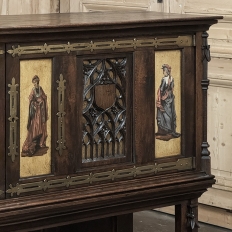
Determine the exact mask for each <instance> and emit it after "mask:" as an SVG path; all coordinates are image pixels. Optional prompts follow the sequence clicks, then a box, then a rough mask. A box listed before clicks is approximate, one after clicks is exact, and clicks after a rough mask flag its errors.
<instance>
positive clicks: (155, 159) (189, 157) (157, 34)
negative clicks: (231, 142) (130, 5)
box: [0, 12, 221, 232]
mask: <svg viewBox="0 0 232 232" xmlns="http://www.w3.org/2000/svg"><path fill="white" fill-rule="evenodd" d="M220 18H221V17H219V16H217V17H216V16H207V17H204V16H188V15H178V14H165V13H155V12H126V13H125V12H104V13H103V12H95V13H73V14H51V15H24V16H0V79H1V85H0V102H1V104H0V109H1V114H0V133H1V140H0V199H1V200H0V231H6V232H7V231H44V232H45V231H57V232H58V231H77V230H78V231H79V230H81V231H93V228H94V231H104V232H108V231H109V232H111V231H112V232H113V231H117V232H119V231H121V232H124V231H125V232H126V231H127V232H128V231H133V228H132V213H133V212H136V211H140V210H144V209H153V208H156V207H162V206H168V205H176V208H175V210H176V225H175V231H177V232H182V231H183V232H185V231H198V221H197V199H198V198H199V197H200V196H201V195H202V194H203V193H204V192H205V191H206V190H207V188H209V187H211V186H212V184H213V183H214V182H215V180H214V176H213V175H211V173H210V156H209V151H208V147H209V144H208V143H207V113H206V112H207V111H206V109H207V88H208V85H209V80H208V79H207V63H208V62H209V61H210V50H209V48H210V47H209V45H208V43H207V37H208V34H207V32H206V31H207V30H208V29H209V27H210V26H211V25H212V24H215V23H217V20H218V19H220Z"/></svg>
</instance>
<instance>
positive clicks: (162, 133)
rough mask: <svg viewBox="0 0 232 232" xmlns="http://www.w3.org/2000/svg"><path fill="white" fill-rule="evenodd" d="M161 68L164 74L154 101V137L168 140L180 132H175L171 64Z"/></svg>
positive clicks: (178, 135) (176, 136)
mask: <svg viewBox="0 0 232 232" xmlns="http://www.w3.org/2000/svg"><path fill="white" fill-rule="evenodd" d="M162 69H163V75H164V76H163V78H162V80H161V84H160V87H159V89H158V92H157V101H156V107H157V117H156V119H157V126H158V131H157V133H156V138H157V139H161V140H166V141H168V140H170V139H172V138H178V137H180V133H177V132H176V110H175V96H174V94H173V91H174V79H173V77H172V76H171V66H169V65H168V64H164V65H163V66H162Z"/></svg>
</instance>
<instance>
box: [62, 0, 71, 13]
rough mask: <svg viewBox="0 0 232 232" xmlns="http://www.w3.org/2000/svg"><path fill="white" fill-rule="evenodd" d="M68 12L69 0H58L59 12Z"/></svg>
mask: <svg viewBox="0 0 232 232" xmlns="http://www.w3.org/2000/svg"><path fill="white" fill-rule="evenodd" d="M68 12H70V0H60V13H68Z"/></svg>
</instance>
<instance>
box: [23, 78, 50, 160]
mask: <svg viewBox="0 0 232 232" xmlns="http://www.w3.org/2000/svg"><path fill="white" fill-rule="evenodd" d="M39 81H40V79H39V77H38V76H37V75H35V76H34V77H33V78H32V83H33V85H34V87H33V88H32V90H31V93H30V95H29V114H28V123H27V138H26V140H25V142H24V144H23V146H22V154H21V155H22V156H33V155H43V154H45V153H46V152H47V150H48V148H47V147H46V139H47V136H48V135H47V120H48V106H47V95H46V94H45V93H44V91H43V89H42V87H41V86H40V85H39Z"/></svg>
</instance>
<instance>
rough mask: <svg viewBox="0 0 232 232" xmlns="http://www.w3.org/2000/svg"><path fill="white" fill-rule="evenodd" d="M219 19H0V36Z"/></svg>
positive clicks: (145, 15) (127, 15)
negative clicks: (31, 31) (31, 30)
mask: <svg viewBox="0 0 232 232" xmlns="http://www.w3.org/2000/svg"><path fill="white" fill-rule="evenodd" d="M222 18H223V17H222V16H202V15H198V16H197V15H185V14H170V13H160V12H152V11H149V12H148V11H146V12H144V11H131V12H128V11H126V12H125V11H120V12H115V11H105V12H84V13H83V12H81V13H59V14H33V15H3V16H0V34H15V33H18V32H19V30H20V31H21V32H22V33H30V29H33V33H35V31H34V30H35V29H37V33H43V32H46V31H49V30H54V31H56V32H65V31H67V32H69V31H83V30H96V29H98V30H107V29H111V30H112V29H117V28H119V27H120V28H139V27H159V26H164V24H165V25H167V26H175V25H176V26H181V25H193V24H199V25H200V24H210V25H211V24H214V23H217V20H218V19H222Z"/></svg>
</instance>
